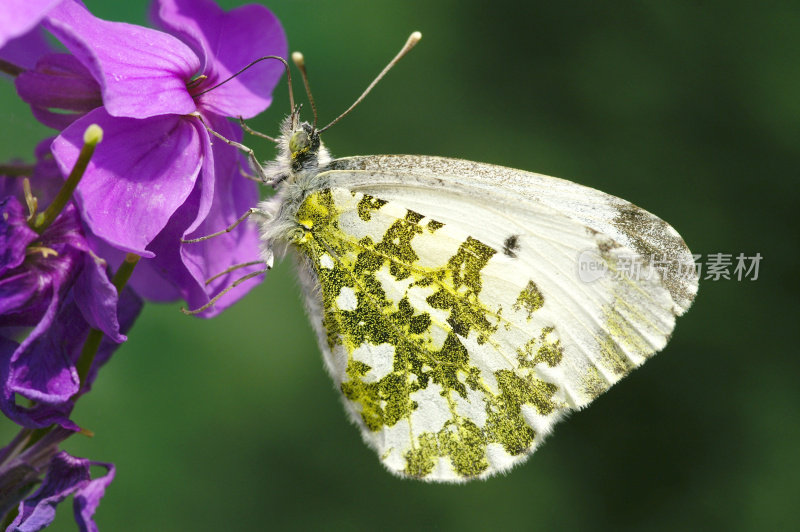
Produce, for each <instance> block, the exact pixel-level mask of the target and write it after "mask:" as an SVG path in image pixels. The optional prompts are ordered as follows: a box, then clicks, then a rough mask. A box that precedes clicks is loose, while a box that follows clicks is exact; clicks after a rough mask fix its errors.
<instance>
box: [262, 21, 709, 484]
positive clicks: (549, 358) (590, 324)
mask: <svg viewBox="0 0 800 532" xmlns="http://www.w3.org/2000/svg"><path fill="white" fill-rule="evenodd" d="M415 36H416V40H418V38H419V36H418V34H414V35H412V39H413V38H415ZM412 39H410V40H409V42H410V43H411V41H412ZM412 45H413V44H412ZM407 47H408V45H407ZM401 55H402V52H401V54H398V57H396V58H395V61H396V60H397V59H398V58H399V57H401ZM295 62H296V63H298V65H300V66H301V71H303V73H304V75H305V70H304V68H302V58H301V57H300V58H299V59H298V57H295ZM393 62H394V61H393ZM392 64H393V63H390V65H389V67H390V66H391V65H392ZM389 67H387V69H385V70H384V72H383V73H382V74H381V76H382V75H383V74H384V73H385V72H386V71H387V70H388V68H389ZM381 76H379V77H378V79H380V77H381ZM304 81H307V80H306V79H305V77H304ZM376 82H377V79H376ZM374 84H375V82H373V85H374ZM371 87H372V85H371V86H370V88H371ZM368 90H369V89H368ZM368 90H367V92H368ZM365 94H366V92H365ZM309 98H310V93H309ZM362 98H363V95H362ZM359 101H360V99H359ZM356 103H358V102H356ZM354 105H355V104H354ZM312 106H313V100H312ZM292 109H293V110H292V113H291V115H290V116H289V117H287V119H286V120H285V121H284V122H283V125H282V129H281V135H280V137H279V138H278V139H276V142H277V144H278V156H277V158H276V159H275V160H274V161H272V162H271V163H268V164H266V165H264V166H263V168H260V172H261V176H262V180H264V181H265V182H267V183H269V184H271V185H273V187H274V188H275V189H276V193H275V195H273V196H272V197H270V198H269V199H267V200H265V201H263V202H261V203H260V204H259V206H258V207H257V208H256V209H253V212H254V213H255V214H256V215H257V217H258V218H259V224H260V232H261V238H262V242H263V255H264V260H265V262H267V264H269V265H271V264H272V261H273V260H274V257H275V256H281V255H284V254H286V253H287V252H288V253H291V254H292V255H293V256H294V258H295V261H296V263H297V266H298V272H299V277H300V280H301V283H302V287H303V291H304V294H305V303H306V307H307V310H308V315H309V317H310V320H311V323H312V324H313V327H314V330H315V331H316V334H317V336H318V340H319V345H320V349H321V350H322V353H323V358H324V361H325V365H326V367H327V370H328V372H329V373H330V375H331V377H332V378H333V380H334V383H335V385H336V386H337V387H338V389H340V390H341V393H342V398H343V402H344V405H345V408H346V410H347V412H348V414H349V415H350V417H351V418H352V420H353V421H354V422H355V424H356V425H357V426H358V427H359V429H360V430H361V433H362V435H363V438H364V441H365V442H366V443H367V444H368V445H369V446H370V447H372V448H373V449H375V451H376V452H377V453H378V456H379V457H380V460H381V462H382V463H383V464H384V465H385V466H386V467H387V468H388V469H389V470H390V471H391V472H393V473H396V474H398V475H401V476H406V477H412V478H417V479H422V480H428V481H445V482H461V481H466V480H470V479H475V478H484V477H488V476H490V475H493V474H496V473H498V472H501V471H505V470H507V469H509V468H510V467H512V466H513V465H515V464H518V463H520V462H522V461H523V460H525V458H526V457H528V456H529V455H530V454H531V453H532V452H533V451H534V450H535V449H536V448H537V447H538V446H539V445H540V444H541V443H542V441H543V440H544V439H545V438H546V437H547V435H548V434H549V433H550V432H552V430H553V427H554V425H555V424H556V423H557V422H558V421H559V420H560V419H562V418H563V417H565V416H566V415H567V414H569V413H570V412H572V411H575V410H580V409H581V408H583V407H585V406H587V405H588V404H589V403H591V402H592V401H593V400H594V399H595V398H597V397H598V396H599V395H600V394H602V393H603V392H605V391H606V390H607V389H608V388H610V387H611V386H612V385H613V384H615V383H616V382H617V381H619V380H620V379H621V378H622V377H624V376H625V375H627V374H628V373H629V372H630V371H631V370H633V369H634V368H636V367H638V366H640V365H641V364H642V363H644V362H645V361H646V360H647V359H648V358H650V357H651V356H652V355H653V354H655V353H656V352H658V351H659V350H661V349H662V348H663V347H664V346H665V345H666V343H667V341H668V339H669V337H670V334H671V332H672V330H673V328H674V326H675V318H676V317H677V316H679V315H681V314H683V313H684V312H686V310H687V309H688V308H689V306H690V305H691V303H692V300H693V299H694V297H695V294H696V293H697V282H698V281H697V276H696V274H695V269H694V262H693V258H692V254H691V252H690V251H689V249H688V248H687V246H686V244H685V243H684V241H683V240H682V238H681V237H680V235H679V234H678V233H677V232H676V231H675V230H674V229H673V228H672V227H670V226H669V225H668V224H667V223H666V222H664V221H663V220H661V219H660V218H658V217H656V216H655V215H653V214H650V213H649V212H647V211H645V210H643V209H641V208H639V207H636V206H635V205H632V204H631V203H629V202H627V201H624V200H622V199H619V198H616V197H614V196H611V195H608V194H605V193H603V192H600V191H598V190H595V189H592V188H588V187H585V186H581V185H579V184H576V183H572V182H570V181H565V180H562V179H558V178H554V177H548V176H544V175H540V174H535V173H531V172H526V171H522V170H515V169H511V168H504V167H501V166H494V165H490V164H483V163H477V162H471V161H465V160H458V159H448V158H444V157H432V156H422V155H372V156H357V157H345V158H333V157H332V156H331V155H330V153H329V152H328V150H327V149H326V147H325V146H324V144H323V143H322V141H321V139H320V133H321V132H322V131H323V130H324V129H327V127H330V125H332V124H333V122H332V123H331V124H330V125H328V126H326V127H325V128H322V129H318V128H317V127H316V125H315V124H316V119H315V123H314V124H309V123H308V122H302V121H300V119H299V112H298V111H297V109H295V107H294V105H292ZM351 109H352V107H351ZM348 111H349V110H348ZM315 114H316V113H315ZM337 120H338V119H337ZM334 122H335V121H334ZM631 264H635V265H636V269H635V271H634V270H632V269H631V268H630V265H631Z"/></svg>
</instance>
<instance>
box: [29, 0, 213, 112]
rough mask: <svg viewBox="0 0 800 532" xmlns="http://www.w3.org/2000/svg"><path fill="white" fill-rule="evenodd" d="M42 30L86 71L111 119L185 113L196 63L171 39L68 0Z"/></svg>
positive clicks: (189, 105) (192, 104) (190, 102)
mask: <svg viewBox="0 0 800 532" xmlns="http://www.w3.org/2000/svg"><path fill="white" fill-rule="evenodd" d="M44 24H45V27H47V28H48V29H49V30H50V31H51V32H52V33H53V34H54V35H55V36H56V37H57V38H58V40H60V41H61V42H62V44H64V46H66V47H67V49H68V50H69V51H70V52H72V53H73V54H75V56H76V57H77V58H78V59H79V60H80V61H81V62H82V63H83V64H84V65H85V66H86V67H87V68H88V69H89V71H91V73H92V75H93V76H94V77H95V79H96V80H97V81H98V82H99V83H100V85H101V87H102V89H103V102H104V103H105V106H106V108H107V109H108V112H109V113H110V114H111V115H113V116H126V117H132V118H147V117H151V116H157V115H163V114H188V113H191V112H193V111H195V109H196V106H195V102H194V100H193V99H192V97H191V95H190V94H189V91H188V90H187V89H186V82H188V81H189V80H190V79H191V78H192V76H193V75H195V74H196V73H197V72H198V70H199V69H200V60H199V59H198V57H197V56H196V55H195V54H194V52H192V50H191V49H190V48H189V47H188V46H186V45H185V44H183V43H182V42H181V41H180V40H178V39H176V38H175V37H173V36H171V35H169V34H166V33H163V32H160V31H157V30H153V29H150V28H144V27H142V26H136V25H133V24H125V23H123V22H108V21H105V20H101V19H99V18H97V17H95V16H93V15H92V14H91V13H89V12H88V11H87V10H86V8H84V7H83V6H82V5H80V4H79V3H78V2H75V1H72V0H68V1H64V2H63V3H62V4H61V5H59V6H58V7H56V8H55V9H53V10H52V11H51V12H50V14H49V15H48V17H47V18H46V19H45V22H44Z"/></svg>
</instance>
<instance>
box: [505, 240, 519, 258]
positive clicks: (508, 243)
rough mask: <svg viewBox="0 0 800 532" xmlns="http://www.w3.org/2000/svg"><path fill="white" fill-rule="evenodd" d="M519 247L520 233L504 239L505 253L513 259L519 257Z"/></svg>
mask: <svg viewBox="0 0 800 532" xmlns="http://www.w3.org/2000/svg"><path fill="white" fill-rule="evenodd" d="M519 248H520V246H519V235H511V236H510V237H508V238H506V239H505V241H503V253H504V254H505V255H507V256H509V257H511V258H512V259H516V258H517V252H518V251H519Z"/></svg>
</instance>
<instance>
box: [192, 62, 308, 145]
mask: <svg viewBox="0 0 800 532" xmlns="http://www.w3.org/2000/svg"><path fill="white" fill-rule="evenodd" d="M267 59H275V60H277V61H280V62H281V63H283V69H284V70H286V82H287V83H288V84H289V109H291V110H292V112H294V91H292V71H291V70H290V69H289V63H287V62H286V59H284V58H283V57H280V56H278V55H265V56H264V57H259V58H258V59H256V60H255V61H252V62H250V64H248V65H247V66H245V67H244V68H241V69H240V70H239V71H238V72H236V73H235V74H232V75H231V76H229V77H228V78H227V79H225V80H223V81H220V82H219V83H217V84H216V85H214V86H213V87H210V88H208V89H206V90H204V91H201V92H199V93H197V94H196V96H201V95H203V94H205V93H207V92H210V91H213V90H214V89H216V88H217V87H219V86H221V85H224V84H225V83H228V82H229V81H230V80H232V79H233V78H235V77H236V76H238V75H239V74H241V73H242V72H244V71H245V70H247V69H248V68H250V67H252V66H253V65H255V64H256V63H260V62H261V61H265V60H267ZM303 77H304V79H305V75H304V76H303ZM201 78H204V76H203V77H201ZM199 79H200V78H198V80H199ZM198 80H193V81H194V82H195V83H196V82H197V81H198ZM306 87H308V84H306ZM312 105H313V104H312ZM262 136H263V137H264V138H268V139H269V140H271V141H273V142H278V141H277V140H276V139H273V138H271V137H268V136H266V135H262Z"/></svg>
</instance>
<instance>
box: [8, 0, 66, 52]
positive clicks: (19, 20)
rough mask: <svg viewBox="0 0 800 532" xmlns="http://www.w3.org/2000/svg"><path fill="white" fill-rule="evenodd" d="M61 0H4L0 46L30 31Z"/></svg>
mask: <svg viewBox="0 0 800 532" xmlns="http://www.w3.org/2000/svg"><path fill="white" fill-rule="evenodd" d="M60 1H61V0H3V3H2V6H0V48H1V47H3V45H5V44H6V42H8V41H9V40H10V39H13V38H14V37H19V36H21V35H24V34H26V33H28V32H29V31H30V30H31V29H33V27H34V26H36V25H37V24H38V23H39V21H40V20H42V17H44V16H45V15H46V14H47V12H48V11H50V9H51V8H53V6H55V5H56V4H58V3H59V2H60Z"/></svg>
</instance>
